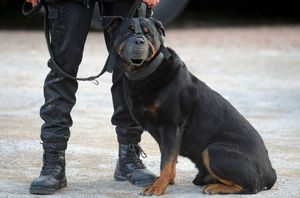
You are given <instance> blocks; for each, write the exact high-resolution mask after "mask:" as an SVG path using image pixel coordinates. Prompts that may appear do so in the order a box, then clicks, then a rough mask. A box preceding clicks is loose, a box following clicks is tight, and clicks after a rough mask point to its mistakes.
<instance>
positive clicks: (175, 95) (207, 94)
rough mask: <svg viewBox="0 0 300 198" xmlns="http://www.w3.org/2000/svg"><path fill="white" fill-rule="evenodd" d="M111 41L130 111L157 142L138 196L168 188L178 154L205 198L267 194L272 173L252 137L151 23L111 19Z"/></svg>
mask: <svg viewBox="0 0 300 198" xmlns="http://www.w3.org/2000/svg"><path fill="white" fill-rule="evenodd" d="M106 30H107V31H108V32H109V34H110V35H111V36H112V37H113V38H114V50H115V52H116V53H117V54H118V57H117V59H118V62H119V63H121V64H120V65H119V67H120V69H121V70H122V71H123V72H124V73H125V74H126V77H124V79H123V84H124V91H125V95H126V96H127V102H128V107H129V109H130V112H131V114H132V116H133V117H134V118H135V119H136V121H137V122H138V123H139V124H140V125H141V126H142V127H143V128H144V129H145V130H147V131H149V132H150V134H151V135H152V136H153V137H154V138H155V140H156V141H157V142H158V144H159V147H160V151H161V172H160V176H159V178H158V179H157V180H156V182H155V183H154V184H153V185H152V186H149V187H148V188H146V189H145V191H144V192H143V194H144V195H162V194H163V193H164V192H165V190H166V188H167V186H168V185H169V184H173V183H174V179H175V174H176V169H175V166H176V161H177V157H178V155H182V156H185V157H188V158H189V159H191V160H192V161H193V162H194V163H195V164H196V167H197V168H198V169H199V173H198V175H197V176H196V178H195V179H194V181H193V183H194V184H196V185H199V186H202V185H206V186H205V187H204V190H203V192H204V193H206V194H229V193H241V194H253V193H257V192H259V191H261V190H264V189H270V188H272V186H273V185H274V183H275V181H276V178H277V177H276V172H275V170H274V169H273V168H272V165H271V163H270V160H269V157H268V152H267V150H266V148H265V145H264V142H263V140H262V138H261V137H260V135H259V134H258V132H257V131H256V130H255V129H254V128H253V127H252V126H251V124H250V123H249V122H248V121H247V120H246V119H245V118H244V117H243V116H242V115H241V114H240V113H239V112H238V111H237V110H236V109H235V108H234V107H233V106H232V105H231V104H230V103H229V102H228V101H227V100H225V99H224V98H223V97H222V96H221V95H220V94H218V93H217V92H215V91H214V90H212V89H211V88H209V87H208V86H207V85H206V84H205V83H203V82H202V81H200V80H198V79H197V78H196V77H195V76H194V75H193V74H191V73H190V72H189V71H188V70H187V67H186V66H185V64H184V63H183V62H182V61H181V60H180V58H179V57H178V56H177V55H176V53H175V52H174V51H173V50H171V49H169V48H164V47H163V39H162V37H163V35H164V29H163V27H162V25H161V23H160V22H158V21H157V20H155V19H152V18H150V19H128V18H125V19H123V18H116V19H115V20H113V21H112V22H111V23H110V25H109V26H108V27H107V29H106Z"/></svg>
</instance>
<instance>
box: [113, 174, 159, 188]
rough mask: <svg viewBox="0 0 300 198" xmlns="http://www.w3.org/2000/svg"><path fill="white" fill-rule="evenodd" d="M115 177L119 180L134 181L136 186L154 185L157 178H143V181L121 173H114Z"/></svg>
mask: <svg viewBox="0 0 300 198" xmlns="http://www.w3.org/2000/svg"><path fill="white" fill-rule="evenodd" d="M114 178H115V180H117V181H120V182H121V181H129V182H130V183H132V184H133V185H135V186H140V187H147V186H150V185H152V184H153V183H154V182H155V180H156V179H151V180H143V181H134V182H133V181H131V180H130V179H129V178H128V177H126V176H123V175H122V174H121V173H115V174H114Z"/></svg>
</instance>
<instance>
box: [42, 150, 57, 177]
mask: <svg viewBox="0 0 300 198" xmlns="http://www.w3.org/2000/svg"><path fill="white" fill-rule="evenodd" d="M57 164H59V154H58V153H57V152H51V151H45V152H44V155H43V167H42V171H41V175H53V174H54V173H55V172H57V170H56V169H57Z"/></svg>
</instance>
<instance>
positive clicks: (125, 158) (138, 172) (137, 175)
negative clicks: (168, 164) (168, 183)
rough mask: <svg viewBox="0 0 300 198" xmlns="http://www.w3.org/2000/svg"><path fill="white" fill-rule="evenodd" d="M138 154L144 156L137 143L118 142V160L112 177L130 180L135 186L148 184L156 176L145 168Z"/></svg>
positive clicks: (151, 182) (118, 179) (119, 179)
mask: <svg viewBox="0 0 300 198" xmlns="http://www.w3.org/2000/svg"><path fill="white" fill-rule="evenodd" d="M140 156H142V157H146V155H145V153H144V151H143V150H142V149H141V147H140V146H139V145H138V144H119V160H118V162H117V166H116V170H115V174H114V178H115V179H116V180H117V181H126V180H127V181H130V182H131V183H132V184H134V185H137V186H142V187H146V186H150V185H151V184H153V182H154V181H155V180H156V176H155V175H154V174H153V173H152V172H150V171H149V170H148V169H146V167H145V165H144V164H143V162H142V160H141V159H140Z"/></svg>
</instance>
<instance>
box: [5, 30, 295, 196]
mask: <svg viewBox="0 0 300 198" xmlns="http://www.w3.org/2000/svg"><path fill="white" fill-rule="evenodd" d="M299 35H300V27H245V28H202V29H201V28H200V29H184V30H181V29H173V30H167V38H166V42H167V45H168V46H171V47H172V48H174V49H175V50H176V51H177V52H178V54H179V55H180V56H181V58H182V59H183V60H184V61H185V62H186V63H187V65H188V66H189V69H190V70H191V71H192V72H193V73H194V74H195V75H196V76H198V77H199V78H200V79H201V80H203V81H205V82H206V83H207V84H208V85H209V86H211V87H212V88H214V89H215V90H217V91H218V92H220V93H221V94H222V95H224V96H225V97H226V98H227V99H228V100H229V101H230V102H231V103H232V104H233V105H234V106H236V107H237V109H239V110H240V112H241V113H242V114H244V115H245V117H246V118H248V119H249V120H250V122H251V123H252V124H253V125H254V126H255V127H256V128H257V129H258V130H259V131H260V133H261V135H262V137H263V139H264V140H265V143H266V145H267V148H268V150H269V154H270V158H271V161H272V163H273V166H274V168H275V169H276V170H277V173H278V181H277V183H276V184H275V186H274V187H273V188H272V189H271V190H270V191H264V192H261V193H259V194H257V195H255V196H253V197H270V198H271V197H272V198H273V197H288V198H290V197H293V198H296V197H298V198H299V197H300V145H299V143H300V36H299ZM102 37H103V35H102V34H101V33H92V34H90V36H89V38H88V43H87V46H86V51H85V59H84V60H83V64H82V67H81V70H80V76H86V75H88V74H96V73H97V72H98V71H99V70H100V67H101V65H103V63H104V60H105V57H106V55H107V53H106V50H105V47H104V45H103V43H104V42H103V38H102ZM0 43H1V45H0V60H1V61H0V197H31V196H30V194H29V193H28V187H29V184H30V182H31V180H32V179H33V178H34V177H36V176H37V175H38V174H39V171H40V167H41V156H42V148H41V145H40V143H39V142H40V140H39V130H40V126H41V124H42V122H41V120H40V118H39V107H40V106H41V105H42V103H43V96H42V84H43V79H44V77H45V75H46V74H47V72H48V71H49V70H48V68H47V67H46V62H47V58H48V54H47V51H46V46H45V44H44V39H43V33H42V32H26V31H23V32H21V31H15V32H14V31H12V32H9V31H0ZM99 81H100V85H99V86H95V85H94V84H92V83H89V82H86V83H80V87H79V91H78V94H77V101H78V103H77V105H76V107H75V108H74V111H73V112H72V115H73V120H74V125H73V127H72V136H71V139H70V141H69V147H68V150H67V176H68V187H67V188H65V189H64V190H61V191H60V192H59V193H58V194H56V195H54V196H50V197H61V196H63V197H138V196H139V192H140V191H142V188H139V187H135V186H132V185H131V184H129V183H127V182H115V181H114V180H113V178H112V175H113V171H114V167H115V162H116V156H117V144H116V135H115V133H114V128H113V127H112V126H111V124H110V116H111V114H112V103H111V96H110V86H111V76H110V74H105V75H104V76H103V77H101V79H100V80H99ZM142 139H143V140H142V143H141V144H142V147H143V148H144V150H145V152H146V153H147V154H148V156H149V157H148V158H146V159H145V163H146V164H147V166H148V168H149V169H151V170H152V171H154V172H155V173H157V174H158V173H159V159H160V156H159V151H158V147H157V145H156V143H155V142H154V141H153V139H152V138H151V137H150V136H149V134H147V133H144V135H143V138H142ZM195 174H196V170H195V168H194V165H193V164H192V163H191V162H189V160H187V159H185V158H180V159H179V163H178V165H177V180H176V181H177V183H176V184H175V185H173V186H171V187H169V188H168V189H167V191H166V195H165V197H210V196H205V195H202V194H201V190H202V189H201V188H199V187H196V186H194V185H193V184H192V183H191V181H192V179H193V177H194V176H195ZM216 197H218V196H216ZM221 197H231V196H221ZM234 197H243V196H240V195H236V196H234Z"/></svg>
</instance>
